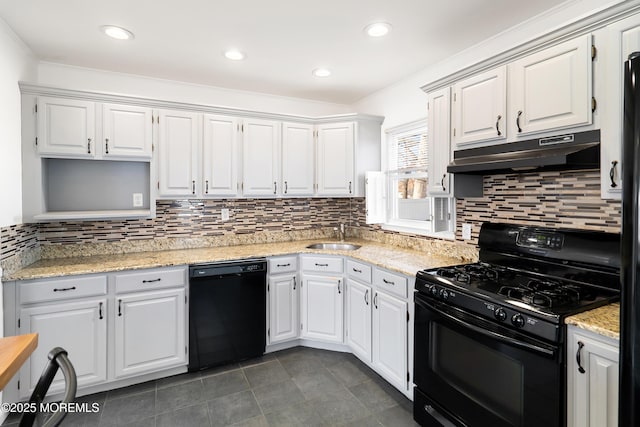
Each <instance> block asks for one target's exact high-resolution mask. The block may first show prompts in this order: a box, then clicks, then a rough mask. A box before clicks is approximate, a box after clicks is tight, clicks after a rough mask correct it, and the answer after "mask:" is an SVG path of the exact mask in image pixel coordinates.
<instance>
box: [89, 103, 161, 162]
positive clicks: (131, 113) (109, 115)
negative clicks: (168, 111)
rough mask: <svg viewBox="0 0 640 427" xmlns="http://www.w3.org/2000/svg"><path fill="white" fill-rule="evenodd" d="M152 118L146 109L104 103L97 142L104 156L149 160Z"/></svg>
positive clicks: (149, 110) (149, 111) (148, 109)
mask: <svg viewBox="0 0 640 427" xmlns="http://www.w3.org/2000/svg"><path fill="white" fill-rule="evenodd" d="M152 119H153V115H152V112H151V109H150V108H144V107H135V106H132V105H116V104H104V105H103V106H102V126H103V129H102V141H101V143H102V144H103V155H104V157H105V158H108V157H118V158H122V157H125V158H136V159H138V158H141V159H150V158H151V144H152V129H153V123H152Z"/></svg>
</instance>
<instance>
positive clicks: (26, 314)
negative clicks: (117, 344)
mask: <svg viewBox="0 0 640 427" xmlns="http://www.w3.org/2000/svg"><path fill="white" fill-rule="evenodd" d="M17 292H18V301H19V303H20V308H19V310H18V312H17V316H18V321H17V327H18V328H17V333H19V334H27V333H32V332H37V333H38V348H37V349H36V350H35V351H34V353H33V354H32V355H31V357H30V359H29V361H28V362H27V363H25V364H24V365H23V367H22V369H21V370H20V389H19V396H20V397H28V396H29V395H30V394H31V392H32V391H33V389H34V387H35V385H36V384H37V382H38V379H39V378H40V374H41V373H42V370H43V369H44V366H45V365H46V363H47V361H48V359H47V354H48V353H49V351H51V350H52V349H53V348H54V347H62V348H64V349H65V350H67V352H68V354H69V359H70V360H71V363H73V365H74V368H75V370H76V375H77V377H78V387H79V388H82V387H86V386H90V385H94V384H99V383H102V382H104V381H106V379H107V296H106V295H107V278H106V276H80V277H77V278H70V279H51V280H34V281H27V282H23V283H20V284H19V286H18V288H17ZM63 389H64V377H63V376H62V374H61V373H58V375H57V376H56V378H55V380H54V381H53V383H52V384H51V387H50V392H51V393H56V392H60V391H62V390H63Z"/></svg>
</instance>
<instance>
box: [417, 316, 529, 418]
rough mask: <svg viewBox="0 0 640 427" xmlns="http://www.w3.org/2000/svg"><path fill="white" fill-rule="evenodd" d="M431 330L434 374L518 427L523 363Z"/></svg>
mask: <svg viewBox="0 0 640 427" xmlns="http://www.w3.org/2000/svg"><path fill="white" fill-rule="evenodd" d="M431 326H432V329H431V332H432V333H431V340H432V342H431V349H432V351H431V360H430V363H431V370H432V371H433V373H435V374H436V375H438V376H440V377H441V378H442V379H443V380H444V381H446V382H447V383H449V385H450V386H451V387H454V388H455V389H457V390H458V392H460V393H461V394H464V395H465V396H466V397H467V398H468V399H470V400H473V401H474V402H476V403H477V404H478V405H481V406H482V407H484V408H485V409H486V410H488V411H490V412H492V413H493V414H495V415H497V416H498V417H500V418H503V419H504V420H505V421H507V422H508V423H509V424H512V425H514V426H518V425H521V424H522V422H521V420H522V414H523V396H522V389H523V379H524V378H523V371H524V367H523V366H522V362H520V361H518V360H515V359H512V358H511V357H508V356H506V355H504V354H502V353H500V352H498V351H496V350H494V349H492V348H489V347H485V346H480V345H478V343H477V341H474V340H472V339H470V338H467V337H466V336H464V335H462V334H459V333H457V332H455V331H454V330H452V329H449V328H447V327H445V326H442V325H440V324H438V323H432V325H431Z"/></svg>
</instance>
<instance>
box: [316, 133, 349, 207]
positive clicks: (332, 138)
mask: <svg viewBox="0 0 640 427" xmlns="http://www.w3.org/2000/svg"><path fill="white" fill-rule="evenodd" d="M353 151H354V125H353V123H336V124H331V125H321V126H318V145H317V154H316V164H317V168H318V180H317V181H318V190H317V194H318V195H319V196H350V195H352V194H353V193H354V189H355V187H354V186H355V177H354V163H353V162H354V158H353Z"/></svg>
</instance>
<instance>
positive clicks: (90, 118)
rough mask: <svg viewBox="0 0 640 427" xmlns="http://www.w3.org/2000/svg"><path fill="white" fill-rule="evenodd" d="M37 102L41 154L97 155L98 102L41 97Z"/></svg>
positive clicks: (39, 150)
mask: <svg viewBox="0 0 640 427" xmlns="http://www.w3.org/2000/svg"><path fill="white" fill-rule="evenodd" d="M37 102H38V103H37V104H36V113H37V115H36V117H37V118H36V120H37V123H38V125H37V126H38V132H37V138H36V145H37V147H38V154H40V155H55V156H68V157H79V158H93V157H95V155H96V142H95V140H96V138H95V117H96V113H95V103H94V102H89V101H77V100H72V99H57V98H49V97H45V96H42V97H39V98H38V101H37Z"/></svg>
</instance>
